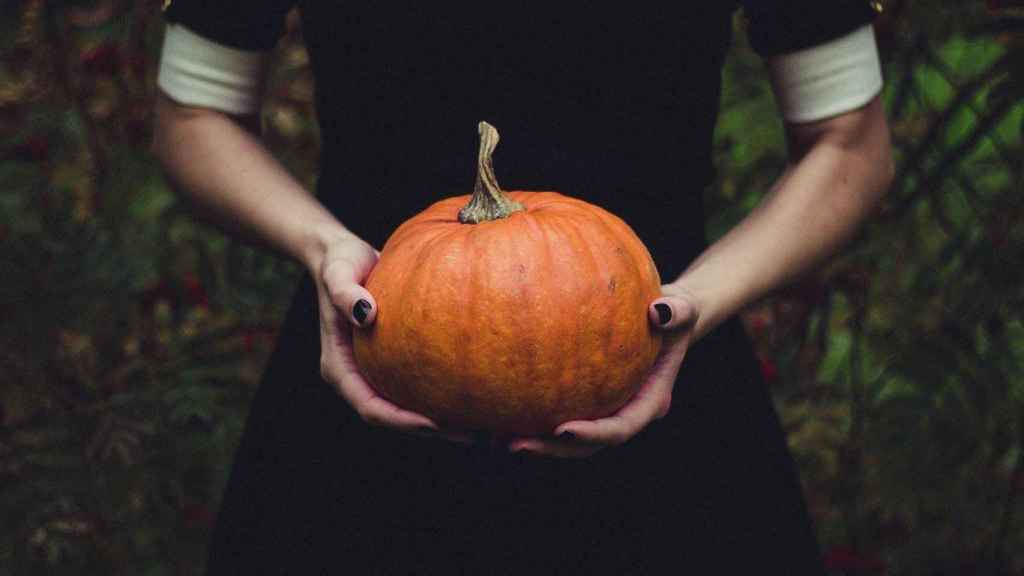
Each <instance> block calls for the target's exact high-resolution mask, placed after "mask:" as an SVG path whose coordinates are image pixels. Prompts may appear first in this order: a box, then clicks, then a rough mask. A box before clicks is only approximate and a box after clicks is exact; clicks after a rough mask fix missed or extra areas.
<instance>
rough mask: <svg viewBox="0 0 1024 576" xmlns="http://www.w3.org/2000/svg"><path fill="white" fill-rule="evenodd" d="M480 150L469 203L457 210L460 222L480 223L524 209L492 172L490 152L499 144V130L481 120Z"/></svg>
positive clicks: (492, 152)
mask: <svg viewBox="0 0 1024 576" xmlns="http://www.w3.org/2000/svg"><path fill="white" fill-rule="evenodd" d="M477 129H478V131H479V132H480V151H479V153H478V154H477V160H476V185H475V186H474V187H473V197H472V198H470V199H469V203H468V204H466V206H465V207H464V208H463V209H462V210H459V222H462V223H463V224H479V223H481V222H488V221H490V220H497V219H499V218H506V217H508V216H509V215H510V214H512V213H513V212H518V211H520V210H525V209H526V208H524V207H523V205H522V204H520V203H519V202H516V201H515V200H511V199H510V198H509V197H508V196H506V195H505V193H504V192H502V190H501V188H500V187H499V186H498V178H497V177H496V176H495V175H494V164H493V163H492V161H491V155H492V154H494V147H495V146H497V145H498V130H497V129H496V128H495V127H494V126H491V125H490V124H488V123H487V122H480V124H479V125H478V127H477Z"/></svg>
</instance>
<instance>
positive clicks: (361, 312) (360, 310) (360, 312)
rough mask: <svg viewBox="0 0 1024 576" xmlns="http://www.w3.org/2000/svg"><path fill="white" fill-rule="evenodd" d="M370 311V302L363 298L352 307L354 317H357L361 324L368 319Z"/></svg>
mask: <svg viewBox="0 0 1024 576" xmlns="http://www.w3.org/2000/svg"><path fill="white" fill-rule="evenodd" d="M369 313H370V303H369V302H367V301H366V300H363V299H362V298H360V299H359V301H358V302H356V305H355V306H353V307H352V317H353V318H355V319H356V322H359V324H360V325H361V324H362V323H363V322H364V321H365V320H366V315H367V314H369Z"/></svg>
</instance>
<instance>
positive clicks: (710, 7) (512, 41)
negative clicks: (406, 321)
mask: <svg viewBox="0 0 1024 576" xmlns="http://www.w3.org/2000/svg"><path fill="white" fill-rule="evenodd" d="M292 4H293V2H292V1H289V0H270V1H267V0H259V1H251V2H224V1H212V0H211V1H208V2H196V1H193V2H189V1H188V0H175V1H174V2H173V3H172V4H171V7H170V9H169V10H168V11H167V13H166V16H167V18H168V20H169V21H177V22H181V23H182V24H185V25H187V26H188V27H190V28H191V29H192V30H193V31H195V32H197V33H199V34H201V35H203V36H206V37H208V38H211V39H213V40H216V41H218V42H220V43H223V44H226V45H230V46H235V47H239V48H244V49H267V48H270V47H271V46H272V45H273V44H274V42H275V40H276V39H277V38H278V36H279V34H280V33H281V30H282V25H283V20H284V15H285V13H286V12H287V10H288V9H289V8H290V7H291V5H292ZM298 4H299V8H300V11H301V15H302V26H303V36H304V39H305V42H306V44H307V47H308V50H309V53H310V57H311V60H312V67H313V73H314V76H315V80H316V105H317V113H318V117H319V122H320V127H321V137H322V146H323V148H322V165H321V174H320V177H319V181H318V194H319V197H320V199H321V200H322V201H323V202H324V203H325V204H326V205H327V206H328V207H329V208H330V209H331V210H332V211H333V212H334V213H335V214H336V215H337V216H338V217H339V218H340V219H341V221H342V222H344V223H345V224H346V226H348V227H349V228H350V229H352V230H353V231H355V232H356V233H358V234H359V235H361V236H362V237H363V238H364V239H366V240H367V241H368V242H370V243H371V244H373V245H375V246H377V247H378V248H380V247H381V246H383V243H384V241H385V240H386V239H387V236H388V235H389V234H390V233H391V232H392V231H393V230H394V229H395V228H396V227H397V226H398V224H400V223H401V222H402V221H404V220H405V219H406V218H408V217H410V216H412V215H413V214H415V213H417V212H418V211H420V210H422V209H423V208H425V207H426V206H427V205H429V204H430V203H432V202H434V201H436V200H438V199H440V198H443V197H446V196H452V195H456V194H464V193H467V192H469V191H471V188H472V184H473V179H474V176H475V161H476V149H477V144H478V136H477V132H476V126H477V122H479V121H480V120H487V121H488V122H490V123H492V124H493V125H495V126H496V127H497V128H498V130H499V131H500V132H501V136H502V140H501V144H500V145H499V146H498V149H497V151H496V153H495V159H494V161H495V167H496V170H497V175H498V180H499V182H500V183H501V184H502V187H503V188H505V189H531V190H541V189H543V190H558V191H561V192H563V193H565V194H569V195H573V196H578V197H581V198H584V199H587V200H588V201H590V202H593V203H596V204H599V205H601V206H604V207H605V208H607V209H609V210H611V211H612V212H614V213H616V214H618V215H619V216H621V217H622V218H623V219H624V220H626V222H628V223H629V224H630V225H631V226H632V227H633V228H634V230H635V231H636V232H637V233H638V235H639V236H640V237H641V239H642V240H643V241H644V242H645V243H646V245H647V246H648V248H649V249H650V251H651V253H652V254H653V256H654V259H655V261H656V263H657V265H658V268H659V271H660V273H661V276H662V279H663V281H669V280H672V279H674V278H676V277H677V276H678V275H679V273H680V272H682V271H683V269H684V268H685V267H686V265H687V264H688V263H689V262H690V261H691V260H692V259H693V258H695V257H696V256H697V255H698V254H699V253H700V252H701V251H702V250H703V249H704V248H705V246H706V243H705V238H704V227H703V219H704V215H703V211H702V206H701V194H702V190H703V189H704V187H705V186H706V185H707V184H708V183H709V182H710V180H711V179H712V177H713V170H712V165H711V139H712V131H713V129H714V124H715V120H716V116H717V109H718V99H719V88H720V78H721V66H722V62H723V59H724V56H725V52H726V50H727V47H728V45H729V42H730V38H731V32H732V26H731V20H732V16H733V13H734V11H735V9H736V6H735V5H734V2H727V1H722V2H714V1H709V2H701V3H691V2H674V3H667V2H666V3H650V4H649V5H643V4H642V5H630V6H625V5H622V4H618V3H598V2H593V3H584V2H576V1H562V2H551V3H545V4H541V3H527V2H511V1H510V2H487V3H484V2H477V3H443V2H442V3H426V2H314V1H303V0H300V1H299V2H298ZM746 13H747V16H748V18H749V19H750V35H751V39H752V40H753V42H754V45H755V47H756V48H757V49H758V50H759V51H761V52H762V53H763V54H770V53H772V52H778V51H784V50H790V49H796V48H801V47H805V46H809V45H813V44H815V43H817V42H821V41H825V40H828V39H831V38H834V37H838V36H839V35H841V34H843V33H845V32H848V31H851V30H853V29H854V28H856V27H858V26H861V25H863V24H864V23H866V22H867V21H868V20H869V19H870V17H871V11H870V10H869V9H868V6H867V2H862V1H852V0H851V1H837V2H817V1H805V2H782V1H778V2H770V1H761V2H754V1H751V2H750V3H749V4H748V6H747V7H746ZM314 296H315V292H314V288H313V285H312V283H311V282H310V279H309V278H305V279H304V280H303V281H302V282H301V285H300V286H299V288H298V291H297V294H296V296H295V299H294V302H293V304H292V307H291V310H290V312H289V314H288V316H287V319H286V321H285V323H284V326H283V328H282V332H281V335H280V338H279V339H278V345H277V348H276V350H275V351H274V353H273V355H272V357H271V359H270V362H269V365H268V368H267V370H266V374H265V376H264V379H263V382H262V384H261V386H260V388H259V391H258V393H257V395H256V397H255V399H254V401H253V403H252V407H251V412H250V414H249V418H248V422H247V425H246V429H245V433H244V436H243V438H242V441H241V445H240V447H239V449H238V452H237V456H236V459H235V462H234V467H233V470H232V474H231V477H230V481H229V483H228V485H227V489H226V492H225V494H224V498H223V505H222V508H221V511H220V515H219V518H218V521H217V526H216V530H215V533H214V535H213V540H212V543H211V547H210V556H209V566H208V569H209V571H210V573H212V574H322V573H323V574H327V573H330V574H345V573H349V574H366V573H384V574H450V573H467V574H498V573H514V574H548V573H569V574H575V573H581V574H584V573H586V574H589V573H622V574H647V573H671V574H679V573H691V572H692V573H722V574H733V573H740V572H741V571H742V572H744V573H747V572H752V571H756V572H765V573H778V574H820V573H822V572H823V569H822V567H821V564H820V561H819V554H818V549H817V544H816V541H815V537H814V534H813V529H812V527H811V523H810V520H809V518H808V514H807V511H806V509H805V505H804V502H803V497H802V494H801V489H800V484H799V481H798V478H797V476H796V473H795V469H794V464H793V461H792V459H791V456H790V454H789V452H788V450H787V447H786V442H785V437H784V434H783V432H782V430H781V428H780V424H779V421H778V418H777V416H776V414H775V412H774V409H773V407H772V403H771V399H770V397H769V395H768V392H767V390H766V388H765V385H764V383H763V382H762V381H761V378H760V374H759V370H758V367H757V363H756V361H755V357H754V354H753V352H752V349H751V346H750V344H749V342H748V341H747V339H746V337H745V335H744V334H743V331H742V329H741V326H740V325H739V323H738V322H737V321H735V320H732V321H729V322H726V323H725V324H724V325H722V326H720V327H719V328H718V329H716V330H714V331H713V332H712V333H710V334H708V335H707V336H706V337H705V338H704V339H702V340H701V341H700V342H699V343H697V344H696V345H694V346H693V347H692V348H691V350H690V351H689V353H688V355H687V359H686V361H685V362H684V365H683V368H682V370H681V372H680V374H679V378H678V381H677V383H676V386H675V391H674V396H673V406H672V409H671V412H670V414H669V416H668V417H666V418H664V419H662V420H660V421H657V422H655V423H654V424H652V425H651V426H649V427H648V428H647V429H646V430H645V431H644V432H642V433H641V434H640V435H639V436H637V437H635V438H634V439H632V440H631V441H630V442H628V443H627V444H626V445H624V446H621V447H617V448H613V449H607V450H604V451H602V452H600V453H598V454H597V455H596V456H594V457H592V458H589V459H585V460H560V459H548V458H541V457H535V456H521V455H510V454H506V453H504V452H500V453H496V452H493V451H491V450H489V449H486V448H479V447H466V446H462V445H457V444H452V443H448V442H446V441H443V440H425V439H421V438H418V437H411V436H405V435H403V434H399V433H394V432H390V431H385V430H380V429H373V428H370V427H368V426H366V425H364V424H363V423H362V421H361V420H360V419H359V418H358V417H356V416H355V414H354V413H353V411H352V409H351V408H350V407H349V406H348V405H347V404H346V403H345V402H344V401H343V400H342V399H341V398H340V397H339V396H337V394H336V393H335V392H334V391H333V389H332V388H331V387H330V386H328V385H327V384H325V383H324V382H323V381H321V379H320V376H319V368H318V364H319V353H320V352H319V350H320V347H319V336H318V324H317V322H318V321H317V312H316V308H315V306H316V304H315V297H314Z"/></svg>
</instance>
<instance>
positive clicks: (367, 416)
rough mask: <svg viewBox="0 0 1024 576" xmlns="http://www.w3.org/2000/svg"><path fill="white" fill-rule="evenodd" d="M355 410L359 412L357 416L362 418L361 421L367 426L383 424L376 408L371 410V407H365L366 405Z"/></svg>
mask: <svg viewBox="0 0 1024 576" xmlns="http://www.w3.org/2000/svg"><path fill="white" fill-rule="evenodd" d="M356 412H357V413H358V414H359V418H360V419H362V421H363V422H364V423H365V424H366V425H367V426H383V425H384V419H383V418H382V417H381V415H380V413H379V412H377V411H376V410H373V409H370V408H366V407H362V408H360V409H359V410H357V411H356Z"/></svg>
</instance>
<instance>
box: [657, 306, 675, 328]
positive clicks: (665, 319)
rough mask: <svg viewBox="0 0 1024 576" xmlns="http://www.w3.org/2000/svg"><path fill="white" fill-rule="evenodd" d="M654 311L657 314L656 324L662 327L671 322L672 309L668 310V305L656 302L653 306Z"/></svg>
mask: <svg viewBox="0 0 1024 576" xmlns="http://www.w3.org/2000/svg"><path fill="white" fill-rule="evenodd" d="M654 310H655V311H656V312H657V313H658V323H659V324H661V325H662V326H664V325H665V324H668V323H669V321H670V320H672V308H669V305H668V304H665V303H664V302H658V303H657V304H655V305H654Z"/></svg>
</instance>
